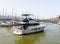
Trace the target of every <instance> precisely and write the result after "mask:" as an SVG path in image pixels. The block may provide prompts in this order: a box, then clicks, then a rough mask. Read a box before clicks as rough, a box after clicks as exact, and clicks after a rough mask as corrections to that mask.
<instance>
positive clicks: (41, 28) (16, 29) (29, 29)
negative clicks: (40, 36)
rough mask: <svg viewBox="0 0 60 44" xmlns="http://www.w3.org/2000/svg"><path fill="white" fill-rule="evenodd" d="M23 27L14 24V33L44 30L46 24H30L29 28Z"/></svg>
mask: <svg viewBox="0 0 60 44" xmlns="http://www.w3.org/2000/svg"><path fill="white" fill-rule="evenodd" d="M21 27H22V26H14V31H13V33H14V34H18V35H26V34H33V33H38V32H43V31H44V28H45V25H37V26H28V28H27V29H23V28H21ZM18 28H19V29H18Z"/></svg>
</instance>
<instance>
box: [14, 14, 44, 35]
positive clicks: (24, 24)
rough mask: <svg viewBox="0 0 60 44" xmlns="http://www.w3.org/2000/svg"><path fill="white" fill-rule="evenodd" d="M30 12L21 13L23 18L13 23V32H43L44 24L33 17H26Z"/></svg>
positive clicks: (20, 33)
mask: <svg viewBox="0 0 60 44" xmlns="http://www.w3.org/2000/svg"><path fill="white" fill-rule="evenodd" d="M29 15H30V14H23V16H25V18H24V19H23V20H22V21H21V22H17V23H15V24H16V26H13V29H14V30H13V33H14V34H18V35H23V34H32V33H37V32H43V31H44V28H45V24H41V23H40V22H38V21H36V20H35V19H32V18H28V16H29Z"/></svg>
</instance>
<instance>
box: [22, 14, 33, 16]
mask: <svg viewBox="0 0 60 44" xmlns="http://www.w3.org/2000/svg"><path fill="white" fill-rule="evenodd" d="M30 15H32V14H22V16H30Z"/></svg>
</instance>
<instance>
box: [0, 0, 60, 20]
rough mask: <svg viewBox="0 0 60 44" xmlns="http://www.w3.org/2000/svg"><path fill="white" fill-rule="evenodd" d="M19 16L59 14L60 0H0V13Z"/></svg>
mask: <svg viewBox="0 0 60 44" xmlns="http://www.w3.org/2000/svg"><path fill="white" fill-rule="evenodd" d="M3 8H4V12H5V13H4V14H6V15H12V14H14V15H16V14H17V16H20V15H21V14H24V13H29V14H33V15H34V16H35V17H36V18H40V19H47V18H53V17H56V16H59V15H60V0H0V14H1V15H3Z"/></svg>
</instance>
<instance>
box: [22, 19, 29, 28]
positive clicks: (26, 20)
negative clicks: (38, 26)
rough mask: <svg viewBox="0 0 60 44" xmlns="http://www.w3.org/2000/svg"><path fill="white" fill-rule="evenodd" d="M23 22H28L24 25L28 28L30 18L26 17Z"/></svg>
mask: <svg viewBox="0 0 60 44" xmlns="http://www.w3.org/2000/svg"><path fill="white" fill-rule="evenodd" d="M23 22H26V24H24V25H23V28H24V29H26V28H27V27H28V24H27V23H28V22H29V20H28V18H25V19H24V20H23Z"/></svg>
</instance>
